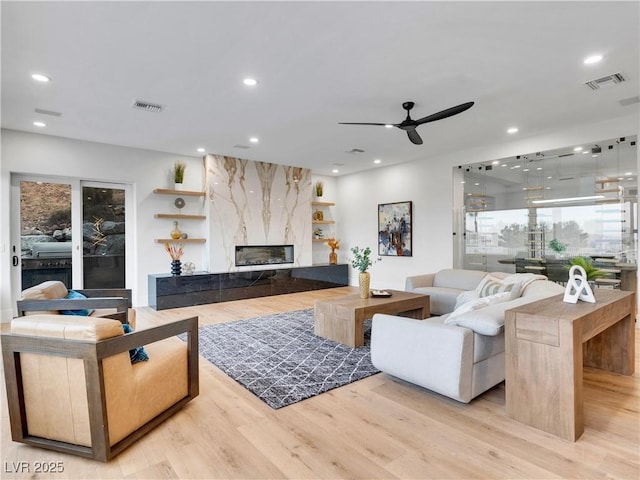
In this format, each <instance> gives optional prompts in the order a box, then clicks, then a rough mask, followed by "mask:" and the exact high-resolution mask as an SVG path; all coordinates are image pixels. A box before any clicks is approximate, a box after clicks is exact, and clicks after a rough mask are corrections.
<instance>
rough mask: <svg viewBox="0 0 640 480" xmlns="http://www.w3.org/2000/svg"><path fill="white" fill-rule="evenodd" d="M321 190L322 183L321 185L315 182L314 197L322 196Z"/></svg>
mask: <svg viewBox="0 0 640 480" xmlns="http://www.w3.org/2000/svg"><path fill="white" fill-rule="evenodd" d="M323 188H324V183H322V182H321V181H320V180H318V181H317V182H316V197H321V196H322V193H323V192H322V190H323Z"/></svg>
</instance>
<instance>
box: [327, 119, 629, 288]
mask: <svg viewBox="0 0 640 480" xmlns="http://www.w3.org/2000/svg"><path fill="white" fill-rule="evenodd" d="M638 130H639V119H638V117H637V116H635V115H630V116H626V117H621V118H617V119H613V120H608V121H605V122H600V123H595V124H588V125H580V126H571V127H569V128H567V129H565V130H563V131H558V132H553V133H552V134H545V135H538V136H532V137H529V138H523V139H521V140H513V141H510V142H509V143H506V142H505V143H504V144H501V145H494V146H488V147H480V148H476V149H472V150H466V151H459V152H456V153H454V154H449V155H446V156H439V157H429V147H428V143H425V145H424V146H422V147H416V148H423V149H424V151H425V157H424V159H422V160H418V161H414V162H409V163H404V164H400V165H395V166H390V167H382V168H377V169H374V170H370V171H368V172H363V173H357V174H353V175H347V176H344V177H339V178H338V184H337V191H338V196H337V199H336V202H337V205H338V206H339V209H340V210H339V215H338V218H337V220H338V222H339V225H340V233H341V236H342V239H343V246H342V247H341V248H342V252H343V254H344V253H345V252H346V253H347V254H348V253H349V252H348V249H349V248H351V247H353V246H355V245H357V246H359V247H366V246H369V247H371V248H372V250H374V251H377V213H378V204H379V203H392V202H403V201H412V202H413V239H412V240H413V242H412V243H413V256H412V257H381V258H382V260H381V261H380V262H378V263H376V264H374V265H373V266H372V267H371V268H370V272H371V287H372V288H376V289H378V288H392V289H398V290H401V289H403V288H404V282H405V279H406V277H407V276H409V275H418V274H421V273H429V272H435V271H437V270H440V269H442V268H450V267H451V266H452V265H453V232H454V226H453V225H454V224H453V220H454V218H453V213H452V212H453V209H454V207H456V208H457V207H458V205H455V206H454V204H453V197H454V195H453V187H454V186H453V167H457V166H458V165H466V164H470V163H477V162H485V161H489V160H494V159H498V158H505V157H509V156H515V155H520V154H522V153H526V152H535V151H543V150H550V149H553V148H560V147H564V146H567V145H575V144H580V143H587V142H590V141H595V140H599V139H602V138H616V137H622V136H629V135H636V134H637V133H638ZM638 168H639V170H640V158H639V161H638ZM460 200H461V196H460ZM354 273H355V271H354V270H353V269H351V274H350V283H351V285H357V281H358V280H357V275H355V274H354Z"/></svg>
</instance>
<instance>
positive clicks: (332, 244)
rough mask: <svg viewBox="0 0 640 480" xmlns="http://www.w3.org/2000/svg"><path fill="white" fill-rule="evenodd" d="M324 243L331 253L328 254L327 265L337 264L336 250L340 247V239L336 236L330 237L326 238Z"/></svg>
mask: <svg viewBox="0 0 640 480" xmlns="http://www.w3.org/2000/svg"><path fill="white" fill-rule="evenodd" d="M326 245H327V246H328V247H329V248H330V249H331V253H330V254H329V265H337V263H338V254H337V253H336V250H339V249H340V240H338V239H336V238H330V239H329V240H327V243H326Z"/></svg>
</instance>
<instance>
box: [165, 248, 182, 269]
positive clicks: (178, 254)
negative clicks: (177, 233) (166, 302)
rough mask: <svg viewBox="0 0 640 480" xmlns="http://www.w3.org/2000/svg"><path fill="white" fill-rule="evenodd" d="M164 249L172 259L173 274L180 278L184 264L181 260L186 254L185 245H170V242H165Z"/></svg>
mask: <svg viewBox="0 0 640 480" xmlns="http://www.w3.org/2000/svg"><path fill="white" fill-rule="evenodd" d="M164 249H165V250H166V251H167V253H168V254H169V256H170V257H171V274H172V275H173V276H174V277H177V276H180V274H181V273H182V263H181V261H180V259H181V258H182V254H183V253H184V245H182V244H181V243H177V244H170V243H169V242H165V244H164Z"/></svg>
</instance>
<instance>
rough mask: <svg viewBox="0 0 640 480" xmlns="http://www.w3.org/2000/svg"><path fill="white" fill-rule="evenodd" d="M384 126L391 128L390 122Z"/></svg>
mask: <svg viewBox="0 0 640 480" xmlns="http://www.w3.org/2000/svg"><path fill="white" fill-rule="evenodd" d="M384 128H393V125H391V124H389V123H387V124H386V125H385V126H384Z"/></svg>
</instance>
